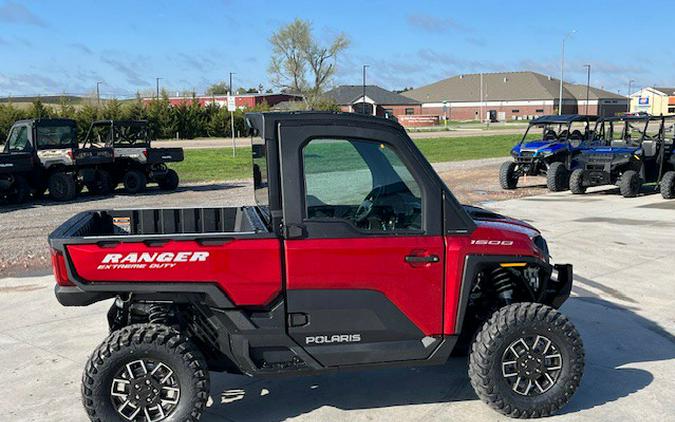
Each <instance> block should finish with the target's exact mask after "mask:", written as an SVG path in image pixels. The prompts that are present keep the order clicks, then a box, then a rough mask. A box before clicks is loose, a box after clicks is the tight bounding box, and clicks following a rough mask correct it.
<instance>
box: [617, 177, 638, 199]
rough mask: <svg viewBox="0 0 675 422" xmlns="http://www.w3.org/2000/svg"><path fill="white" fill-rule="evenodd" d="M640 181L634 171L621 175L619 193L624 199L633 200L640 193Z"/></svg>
mask: <svg viewBox="0 0 675 422" xmlns="http://www.w3.org/2000/svg"><path fill="white" fill-rule="evenodd" d="M640 186H642V181H641V180H640V175H639V174H638V172H636V171H634V170H628V171H626V172H624V173H623V174H622V175H621V180H620V181H619V191H620V192H621V195H622V196H623V197H624V198H634V197H636V196H638V194H639V193H640Z"/></svg>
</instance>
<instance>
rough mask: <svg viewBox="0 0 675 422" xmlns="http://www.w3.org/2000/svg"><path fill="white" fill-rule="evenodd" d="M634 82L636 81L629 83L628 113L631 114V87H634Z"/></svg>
mask: <svg viewBox="0 0 675 422" xmlns="http://www.w3.org/2000/svg"><path fill="white" fill-rule="evenodd" d="M633 82H635V81H634V80H632V79H631V80H629V81H628V95H627V96H628V107H627V110H626V112H627V113H630V103H631V94H630V91H631V87H632V86H633Z"/></svg>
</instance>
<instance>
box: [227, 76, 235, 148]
mask: <svg viewBox="0 0 675 422" xmlns="http://www.w3.org/2000/svg"><path fill="white" fill-rule="evenodd" d="M234 74H235V73H234V72H230V86H229V90H228V91H229V95H228V97H231V96H232V75H234ZM227 101H228V103H229V102H230V99H229V98H228V99H227ZM234 101H236V99H234ZM235 105H236V103H235ZM229 108H230V131H231V132H232V156H233V157H234V156H236V155H237V141H236V140H235V139H234V110H233V109H232V107H229Z"/></svg>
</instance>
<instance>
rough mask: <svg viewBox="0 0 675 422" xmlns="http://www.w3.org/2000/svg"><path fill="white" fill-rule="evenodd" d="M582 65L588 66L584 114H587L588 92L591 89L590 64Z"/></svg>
mask: <svg viewBox="0 0 675 422" xmlns="http://www.w3.org/2000/svg"><path fill="white" fill-rule="evenodd" d="M584 67H586V68H588V74H587V77H586V115H588V93H589V91H590V90H591V65H590V64H585V65H584ZM596 114H597V113H596Z"/></svg>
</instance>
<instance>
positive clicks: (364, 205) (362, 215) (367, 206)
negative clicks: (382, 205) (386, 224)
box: [354, 186, 384, 224]
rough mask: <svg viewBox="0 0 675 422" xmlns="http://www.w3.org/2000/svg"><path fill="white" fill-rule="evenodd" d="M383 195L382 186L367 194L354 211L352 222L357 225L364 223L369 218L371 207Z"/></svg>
mask: <svg viewBox="0 0 675 422" xmlns="http://www.w3.org/2000/svg"><path fill="white" fill-rule="evenodd" d="M383 193H384V186H377V187H375V188H373V190H371V191H370V193H368V195H367V196H366V197H365V198H364V199H363V202H361V205H359V207H358V208H357V209H356V212H355V213H354V221H355V222H356V223H357V224H360V223H362V222H364V221H365V220H367V219H368V217H370V214H371V213H372V212H373V207H374V206H375V203H376V202H377V200H378V199H379V198H380V196H382V194H383Z"/></svg>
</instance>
